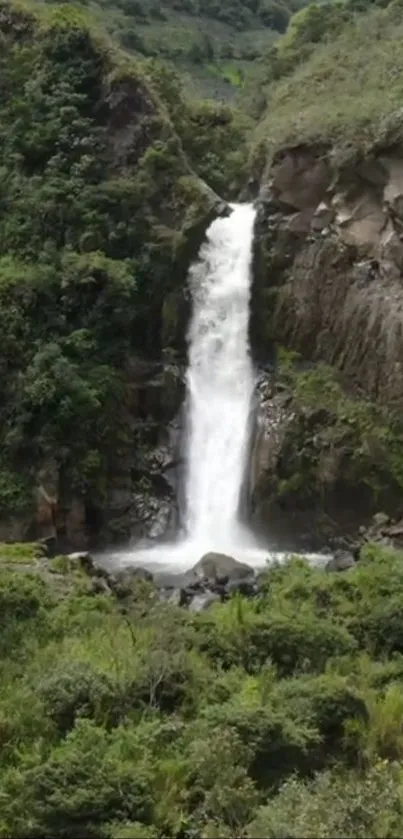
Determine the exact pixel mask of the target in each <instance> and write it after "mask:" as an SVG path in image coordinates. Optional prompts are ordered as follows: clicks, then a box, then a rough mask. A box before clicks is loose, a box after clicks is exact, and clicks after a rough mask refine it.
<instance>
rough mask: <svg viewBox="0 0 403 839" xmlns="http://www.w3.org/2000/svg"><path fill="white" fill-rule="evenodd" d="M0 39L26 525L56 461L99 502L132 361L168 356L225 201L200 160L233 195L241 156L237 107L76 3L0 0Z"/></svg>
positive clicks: (0, 298)
mask: <svg viewBox="0 0 403 839" xmlns="http://www.w3.org/2000/svg"><path fill="white" fill-rule="evenodd" d="M0 45H1V50H0V75H1V79H2V83H1V88H0V148H1V152H2V154H1V166H0V316H1V323H2V345H1V357H0V371H1V377H2V400H1V406H0V511H1V514H2V515H3V516H5V515H7V514H10V515H25V514H26V515H27V516H28V518H29V515H30V511H31V508H32V487H33V485H34V484H35V476H36V473H37V470H38V469H39V467H41V465H42V464H43V463H44V462H45V461H46V460H47V458H48V457H49V456H50V457H54V456H56V458H57V463H56V466H57V471H58V480H59V485H60V488H61V491H62V493H63V492H64V494H65V496H69V495H71V493H73V494H76V495H78V496H79V497H81V498H91V503H92V504H95V505H96V504H97V503H102V499H103V498H104V495H105V491H106V488H107V483H108V475H109V473H110V471H111V469H112V468H113V464H114V458H115V457H116V452H119V451H122V446H124V445H129V444H130V446H132V445H133V434H132V433H131V432H129V430H128V424H129V423H130V417H128V416H127V412H126V414H124V412H123V411H120V410H119V408H120V406H121V405H124V400H125V393H126V392H127V378H128V374H127V367H128V364H129V362H130V358H131V357H132V356H133V355H136V354H140V355H146V356H148V357H152V358H154V359H158V358H160V357H161V352H162V350H163V349H164V345H163V340H164V339H163V334H164V330H163V323H162V327H161V321H163V315H164V312H163V307H164V305H165V301H166V299H167V297H168V295H169V294H172V293H175V292H176V291H177V290H178V289H179V290H180V289H181V288H182V283H183V279H184V276H185V274H186V270H187V265H188V263H189V260H190V259H191V258H192V256H193V253H194V251H195V249H197V246H198V242H199V241H200V239H201V237H202V236H203V232H204V229H205V227H206V226H207V224H208V223H209V219H210V217H211V213H212V212H214V207H215V202H216V200H217V199H216V197H215V196H214V194H213V193H212V192H210V191H209V190H208V189H207V187H206V185H205V184H203V183H202V182H201V181H200V180H199V179H198V178H197V177H196V175H195V170H197V171H198V172H199V173H200V174H201V175H202V176H203V178H205V180H206V181H207V182H209V183H210V184H211V185H212V186H213V187H214V188H217V189H219V190H220V191H221V192H222V193H223V194H224V193H225V192H228V190H229V191H231V183H232V188H234V184H235V188H236V183H237V179H238V178H239V177H242V166H243V163H244V159H245V150H244V142H243V134H242V131H241V128H237V126H236V124H235V123H234V118H233V114H232V112H231V111H230V110H229V109H226V108H223V107H220V106H218V105H217V106H214V105H211V106H209V105H206V106H198V105H196V104H195V105H194V106H192V107H191V108H189V110H187V108H186V105H185V103H184V101H183V99H182V98H181V94H180V89H179V88H178V87H177V86H176V83H175V79H174V78H173V77H172V76H171V74H170V73H169V72H168V71H167V69H166V68H164V67H162V66H158V65H156V64H155V63H154V62H152V63H151V64H149V65H141V64H138V63H136V62H135V61H134V60H133V59H129V58H127V57H124V56H123V55H122V54H120V53H119V52H118V51H117V49H116V47H113V45H112V44H110V43H109V42H108V41H105V40H102V38H101V37H100V36H99V35H95V36H94V35H92V34H91V32H90V31H89V29H88V27H87V23H86V20H85V16H83V14H82V13H81V12H80V11H77V10H76V9H75V8H74V7H69V6H60V7H58V8H56V9H54V8H52V7H50V6H48V7H45V8H44V9H42V10H41V13H40V14H39V15H37V14H33V13H31V12H29V11H27V10H26V9H25V8H22V7H19V6H10V5H8V3H5V2H2V3H0ZM169 112H171V115H172V117H173V118H175V119H176V118H177V123H178V125H177V131H175V130H174V128H173V125H172V122H171V119H170V116H169ZM179 115H180V117H179ZM179 134H180V136H179ZM56 453H57V454H56Z"/></svg>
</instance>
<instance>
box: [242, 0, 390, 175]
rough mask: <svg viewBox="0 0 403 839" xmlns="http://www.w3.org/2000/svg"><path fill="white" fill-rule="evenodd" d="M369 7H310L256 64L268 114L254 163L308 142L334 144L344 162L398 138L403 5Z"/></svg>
mask: <svg viewBox="0 0 403 839" xmlns="http://www.w3.org/2000/svg"><path fill="white" fill-rule="evenodd" d="M379 5H386V3H384V4H379ZM366 8H368V6H366V5H365V4H361V5H360V4H357V3H354V4H353V3H347V4H333V3H325V4H321V5H319V6H318V5H315V4H314V5H310V6H308V7H307V8H306V9H304V10H302V11H301V12H299V13H298V14H297V15H295V17H294V18H293V20H292V21H291V24H290V26H289V28H288V31H287V33H286V35H285V36H284V37H283V38H282V39H281V40H280V41H279V42H278V44H277V45H276V46H275V48H274V49H273V50H272V51H271V52H270V53H269V55H268V57H267V59H265V60H264V61H262V62H261V63H260V65H259V67H260V69H259V74H260V75H258V78H259V79H260V84H261V85H262V87H263V89H264V91H265V96H266V113H265V115H264V118H263V120H262V123H261V125H260V127H259V129H258V133H257V140H256V143H257V146H256V148H255V159H256V160H257V159H258V158H259V157H260V158H261V157H262V154H263V156H264V154H268V155H269V158H270V157H271V156H272V155H273V153H275V151H276V150H278V149H279V147H280V146H285V145H287V144H292V143H301V142H306V141H316V142H322V143H328V144H329V145H330V144H333V145H334V146H335V147H336V152H337V155H338V157H339V159H341V160H342V159H344V158H345V157H346V156H349V155H351V154H355V153H365V152H366V151H368V150H369V149H371V148H372V147H373V145H374V144H375V143H377V142H380V141H382V140H385V138H386V137H388V136H389V137H391V138H392V139H393V142H396V141H397V140H398V139H400V138H401V118H400V103H401V82H400V78H401V72H402V68H403V52H402V49H401V41H402V28H401V26H402V23H401V6H400V3H399V0H394V1H393V2H392V3H390V4H389V5H387V8H385V9H382V8H374V9H373V10H371V11H369V12H367V13H366V14H363V11H365V9H366ZM321 42H323V43H321ZM369 54H370V55H371V60H370V61H368V56H369ZM263 150H264V151H263Z"/></svg>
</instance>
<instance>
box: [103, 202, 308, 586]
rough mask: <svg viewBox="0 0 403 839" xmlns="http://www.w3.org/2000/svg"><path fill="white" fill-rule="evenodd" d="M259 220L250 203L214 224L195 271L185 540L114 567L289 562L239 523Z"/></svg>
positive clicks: (137, 552)
mask: <svg viewBox="0 0 403 839" xmlns="http://www.w3.org/2000/svg"><path fill="white" fill-rule="evenodd" d="M254 219H255V210H254V208H253V207H252V206H251V205H247V204H237V205H232V213H231V215H229V216H228V217H225V218H218V219H216V220H215V221H213V223H212V224H211V226H210V228H209V230H208V231H207V236H206V241H205V243H204V244H203V245H202V247H201V249H200V253H199V256H198V259H197V261H196V263H195V264H194V265H193V267H192V268H191V269H190V277H189V280H190V286H191V291H192V298H193V312H192V318H191V323H190V328H189V335H188V340H189V364H188V373H187V416H186V422H187V429H186V431H187V434H186V437H187V449H186V464H187V468H186V478H185V493H184V494H185V508H186V512H185V523H184V524H185V528H184V529H185V535H184V537H183V538H181V539H179V540H178V541H176V542H174V543H170V544H167V543H161V544H159V545H158V544H156V545H155V546H154V547H152V548H143V549H139V548H137V549H136V548H134V549H132V550H128V551H123V552H119V554H118V555H115V556H112V557H111V556H110V555H109V561H112V562H113V563H114V564H121V565H125V564H131V563H133V564H135V565H138V564H143V563H144V564H145V565H146V566H147V567H148V568H151V569H152V570H158V569H161V568H162V569H166V570H167V569H168V570H169V571H170V572H172V571H173V572H178V571H183V570H186V569H188V568H190V567H192V566H193V565H194V564H195V563H196V562H197V560H199V559H200V558H201V557H202V556H203V554H205V553H206V552H208V551H219V552H221V551H222V552H225V553H229V554H230V555H231V556H233V557H235V558H237V559H242V560H245V561H247V562H250V563H251V564H252V565H254V566H255V567H257V566H259V565H260V566H262V565H265V564H266V562H267V560H268V559H269V558H270V557H271V558H276V559H282V558H283V557H284V556H285V555H284V554H280V553H277V552H276V553H270V552H269V550H268V548H267V547H265V546H263V545H259V544H258V543H257V541H256V540H255V538H254V536H253V534H252V533H251V532H250V531H249V530H248V529H247V528H246V527H244V526H242V524H241V523H240V521H239V502H240V494H241V490H242V484H243V480H244V476H245V471H246V467H247V458H248V454H249V442H250V440H249V438H250V432H251V428H250V425H251V406H252V398H253V392H254V385H255V382H254V373H253V365H252V362H251V358H250V355H249V341H248V334H249V329H248V326H249V298H250V283H251V276H250V275H251V260H252V243H253V226H254ZM311 556H312V557H313V556H314V555H311Z"/></svg>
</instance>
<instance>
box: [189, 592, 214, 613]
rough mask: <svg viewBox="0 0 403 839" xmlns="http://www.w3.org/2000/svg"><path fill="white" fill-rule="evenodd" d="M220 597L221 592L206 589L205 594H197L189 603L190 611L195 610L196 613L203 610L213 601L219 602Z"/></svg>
mask: <svg viewBox="0 0 403 839" xmlns="http://www.w3.org/2000/svg"><path fill="white" fill-rule="evenodd" d="M220 599H221V598H220V596H219V594H215V593H214V592H213V591H205V592H204V593H203V594H197V595H196V597H194V598H193V600H192V602H191V603H190V604H189V612H195V613H196V614H197V613H199V612H203V611H204V609H207V608H208V607H209V606H211V604H212V603H219V602H220Z"/></svg>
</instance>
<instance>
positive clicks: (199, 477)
mask: <svg viewBox="0 0 403 839" xmlns="http://www.w3.org/2000/svg"><path fill="white" fill-rule="evenodd" d="M232 210H233V211H232V213H231V215H230V216H228V217H225V218H218V219H216V220H215V221H214V222H213V223H212V224H211V226H210V228H209V230H208V232H207V236H206V241H205V243H204V244H203V245H202V247H201V250H200V253H199V257H198V259H197V261H196V263H195V264H194V265H193V267H192V268H191V270H190V276H189V282H190V288H191V293H192V300H193V313H192V318H191V322H190V328H189V333H188V342H189V364H188V372H187V453H186V461H187V474H186V484H185V502H186V513H185V529H186V533H187V536H188V539H189V540H190V541H191V542H192V543H194V544H197V545H199V546H200V548H201V550H203V549H204V548H205V549H206V550H223V549H226V550H230V549H231V548H232V549H233V548H234V547H239V540H240V539H241V540H242V541H244V540H245V537H246V532H245V530H244V529H243V528H241V526H240V524H239V501H240V492H241V488H242V483H243V480H244V476H245V470H246V465H247V457H248V453H249V438H250V425H251V423H250V420H251V405H252V397H253V392H254V384H255V382H254V373H253V366H252V361H251V358H250V353H249V340H248V332H249V330H248V327H249V298H250V285H251V259H252V244H253V226H254V220H255V210H254V208H253V206H251V205H248V204H243V205H242V204H239V205H233V206H232ZM249 538H250V537H249Z"/></svg>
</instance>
